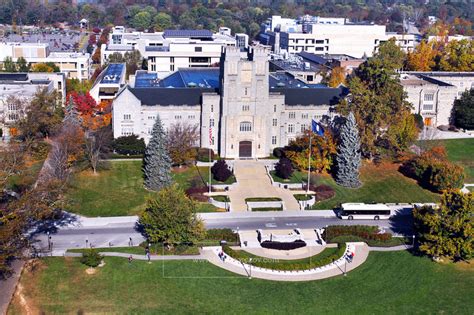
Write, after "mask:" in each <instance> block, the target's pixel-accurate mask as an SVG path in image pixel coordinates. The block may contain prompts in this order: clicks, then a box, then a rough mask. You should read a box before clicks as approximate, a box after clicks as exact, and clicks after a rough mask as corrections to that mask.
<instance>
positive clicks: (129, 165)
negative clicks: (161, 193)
mask: <svg viewBox="0 0 474 315" xmlns="http://www.w3.org/2000/svg"><path fill="white" fill-rule="evenodd" d="M141 167H142V162H141V161H111V162H110V168H109V169H108V170H103V171H100V172H99V174H98V175H94V174H92V172H90V171H84V172H82V173H80V174H77V175H75V178H74V179H73V181H72V184H71V189H69V195H68V196H69V199H70V200H71V206H70V211H72V212H74V213H79V214H82V215H85V216H90V217H94V216H101V217H106V216H122V215H134V214H137V213H139V212H140V211H141V210H142V209H144V207H145V200H146V198H147V197H152V196H153V193H152V192H149V191H147V190H146V189H145V188H144V187H143V174H142V171H141ZM195 175H198V172H197V171H196V170H195V168H189V169H186V170H183V172H179V173H173V178H174V179H175V181H176V183H177V184H178V185H179V186H180V187H182V188H183V189H187V188H189V179H190V178H191V177H193V176H195ZM216 210H217V208H216V207H214V206H213V205H211V204H209V203H198V211H199V212H212V211H216Z"/></svg>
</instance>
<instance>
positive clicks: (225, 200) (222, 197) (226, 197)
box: [211, 196, 230, 202]
mask: <svg viewBox="0 0 474 315" xmlns="http://www.w3.org/2000/svg"><path fill="white" fill-rule="evenodd" d="M211 198H212V199H214V200H215V201H220V202H230V199H229V196H211Z"/></svg>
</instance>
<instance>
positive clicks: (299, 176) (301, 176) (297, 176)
mask: <svg viewBox="0 0 474 315" xmlns="http://www.w3.org/2000/svg"><path fill="white" fill-rule="evenodd" d="M306 174H308V172H306V173H304V172H300V171H298V170H295V171H294V172H293V174H291V176H290V178H288V179H283V178H281V177H279V176H278V175H277V174H276V171H270V175H271V176H272V179H273V181H275V182H279V183H288V184H293V183H297V184H299V183H301V182H306V180H307V179H308V177H307V175H306Z"/></svg>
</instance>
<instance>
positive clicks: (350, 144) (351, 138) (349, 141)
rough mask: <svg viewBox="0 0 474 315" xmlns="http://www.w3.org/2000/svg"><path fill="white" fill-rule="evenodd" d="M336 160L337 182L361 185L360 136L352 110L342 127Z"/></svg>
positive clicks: (351, 185)
mask: <svg viewBox="0 0 474 315" xmlns="http://www.w3.org/2000/svg"><path fill="white" fill-rule="evenodd" d="M336 162H337V173H336V183H338V184H339V185H341V186H345V187H351V188H357V187H360V185H361V182H360V180H359V167H360V163H361V161H360V138H359V130H358V128H357V124H356V121H355V117H354V114H353V113H352V112H350V113H349V116H348V117H347V119H346V122H345V123H344V125H343V126H342V127H341V132H340V142H339V147H338V153H337V157H336Z"/></svg>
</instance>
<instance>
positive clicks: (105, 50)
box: [101, 26, 248, 78]
mask: <svg viewBox="0 0 474 315" xmlns="http://www.w3.org/2000/svg"><path fill="white" fill-rule="evenodd" d="M244 35H245V34H244ZM237 38H238V39H239V47H242V49H244V48H246V47H247V46H248V36H247V37H245V36H242V35H240V36H238V37H237ZM236 45H237V40H236V37H233V36H231V33H230V29H229V28H225V27H223V28H220V30H219V32H218V33H212V32H211V31H208V30H165V31H164V32H156V33H143V32H131V33H127V32H125V29H124V28H123V27H120V26H118V27H115V28H114V29H113V31H112V32H111V33H110V34H109V43H108V44H104V45H102V47H101V54H102V55H101V62H102V64H104V63H105V62H107V59H108V57H109V56H110V55H112V54H114V53H120V54H122V55H123V54H125V53H126V52H130V51H133V50H138V51H139V52H140V54H141V55H142V57H143V58H144V59H145V60H146V61H147V65H148V70H149V71H151V72H156V73H158V76H159V77H160V78H163V77H165V76H167V75H168V74H170V73H171V72H173V71H176V70H178V68H193V67H210V66H213V65H216V64H217V63H218V62H219V59H220V55H221V50H222V47H229V46H236Z"/></svg>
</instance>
